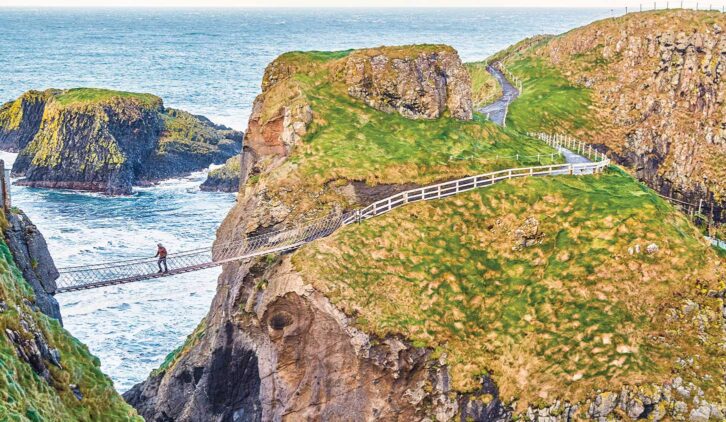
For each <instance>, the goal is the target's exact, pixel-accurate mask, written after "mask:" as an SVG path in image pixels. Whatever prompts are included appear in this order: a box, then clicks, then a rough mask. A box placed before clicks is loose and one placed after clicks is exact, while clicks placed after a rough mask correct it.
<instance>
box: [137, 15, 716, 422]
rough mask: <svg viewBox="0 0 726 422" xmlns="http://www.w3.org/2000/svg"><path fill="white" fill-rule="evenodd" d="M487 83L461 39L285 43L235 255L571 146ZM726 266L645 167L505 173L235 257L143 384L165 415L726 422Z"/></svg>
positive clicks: (235, 230) (235, 228) (263, 103)
mask: <svg viewBox="0 0 726 422" xmlns="http://www.w3.org/2000/svg"><path fill="white" fill-rule="evenodd" d="M643 16H646V17H647V15H640V14H637V15H628V16H626V17H624V18H622V19H621V20H620V21H615V23H613V24H618V25H627V24H628V22H629V21H630V20H637V19H641V18H642V17H643ZM697 16H698V17H699V18H700V17H704V19H709V18H710V17H709V16H708V15H706V14H704V15H697ZM680 18H681V17H680V16H678V15H677V14H674V15H673V16H671V21H672V20H673V19H680ZM602 24H603V23H595V24H593V27H597V25H602ZM684 24H685V23H684ZM607 25H610V23H609V22H608V23H607ZM650 30H652V31H660V30H661V29H660V28H658V27H657V26H654V27H651V28H650ZM595 33H597V31H595ZM564 37H566V36H564ZM581 42H582V43H585V42H587V41H586V40H582V41H581ZM513 68H514V66H513ZM479 85H481V86H484V85H486V84H485V83H481V84H479ZM471 89H472V88H471V77H470V76H469V73H468V72H467V71H466V69H465V67H464V66H463V65H462V64H461V61H460V60H459V59H458V55H457V54H456V51H455V50H453V49H452V48H451V47H447V46H442V45H422V46H402V47H382V48H376V49H366V50H356V51H344V52H293V53H287V54H284V55H282V56H280V57H279V58H277V59H276V60H275V61H274V62H272V63H271V64H270V65H269V66H268V67H267V69H266V71H265V75H264V77H263V82H262V93H261V94H260V95H259V96H258V97H257V98H256V100H255V102H254V105H253V113H252V115H251V116H250V122H249V126H248V131H247V134H246V145H245V151H244V153H243V156H242V159H241V160H240V181H241V183H240V185H241V186H240V196H239V199H238V202H237V204H236V206H235V207H234V208H233V209H232V211H231V212H230V213H229V215H228V217H227V218H226V220H225V221H224V223H223V224H222V226H221V227H220V229H219V231H218V233H217V243H216V245H217V246H216V247H218V248H221V247H223V245H224V244H226V243H227V242H230V241H232V240H235V239H240V238H241V237H243V236H250V235H255V234H261V233H269V232H272V231H274V230H278V229H285V228H290V227H295V226H298V225H299V224H301V223H300V222H301V221H302V222H304V221H314V220H315V219H320V218H330V216H331V215H339V214H340V213H342V212H344V211H347V210H351V209H354V208H356V207H360V206H363V205H367V204H369V203H371V202H373V201H375V200H377V199H380V198H382V197H385V196H387V195H390V194H391V193H395V192H400V191H403V190H406V189H410V188H411V187H414V186H420V185H424V184H428V183H432V182H435V181H442V180H450V179H452V178H456V177H461V176H464V175H471V174H478V173H483V172H486V171H491V170H497V169H502V168H511V167H521V166H526V165H532V164H537V163H540V161H539V160H541V157H542V156H547V155H549V154H550V153H552V150H551V149H550V148H549V147H548V146H546V145H544V144H541V143H539V142H537V141H535V140H534V139H532V138H529V137H528V136H526V135H523V134H522V132H519V131H514V130H511V129H501V128H499V127H497V126H495V125H493V124H492V123H490V122H488V121H487V120H486V119H485V118H483V117H482V116H479V115H477V114H476V113H472V98H471V96H472V92H471ZM486 89H490V88H486ZM535 92H536V91H535ZM478 98H484V97H482V96H479V97H478ZM530 98H538V97H537V96H536V94H532V96H531V97H530ZM540 98H541V97H540ZM525 100H526V98H525ZM517 101H519V100H517ZM515 104H517V102H515ZM519 116H522V117H519ZM532 116H537V114H532ZM524 117H526V116H525V115H524V113H523V112H521V111H520V114H519V115H517V116H513V117H512V120H514V119H515V118H524ZM540 117H541V116H540ZM530 118H531V119H534V117H530ZM532 121H533V120H532ZM544 122H547V120H546V119H544V118H543V124H544ZM533 125H534V123H533ZM520 127H521V126H520ZM544 129H548V128H547V126H546V125H545V126H544ZM598 146H599V147H602V145H598ZM535 156H536V157H538V158H537V160H533V159H532V158H530V157H535ZM556 159H557V158H555V159H554V160H555V162H556ZM723 277H724V268H723V265H722V259H721V258H720V257H719V256H718V255H717V253H716V252H715V251H714V249H713V248H712V247H711V246H710V245H709V244H708V243H707V242H706V241H705V240H704V239H703V237H702V236H701V234H700V233H699V232H698V230H697V229H696V228H695V227H694V226H692V225H691V223H690V222H689V221H688V219H687V218H685V217H684V216H683V215H682V214H680V213H679V212H678V211H676V210H675V209H674V208H673V207H672V206H670V205H669V204H668V203H667V202H665V201H664V200H663V199H661V198H660V197H659V196H658V195H657V194H656V193H655V192H654V191H652V190H650V189H648V188H647V187H645V186H644V185H642V184H641V183H639V182H638V181H637V180H635V179H634V178H633V177H631V176H630V175H628V174H627V173H626V172H624V171H623V170H621V169H618V168H611V169H609V170H608V171H606V172H605V173H604V174H600V175H591V176H581V177H572V176H558V177H555V178H530V179H523V180H517V181H509V182H504V183H501V184H498V185H496V186H494V187H491V188H487V189H484V190H478V191H474V192H470V193H466V194H460V195H456V196H453V197H451V198H447V199H442V200H438V201H433V202H424V203H418V204H415V205H408V206H406V207H403V208H400V209H397V210H394V211H392V212H390V213H388V214H386V215H385V216H382V217H376V218H375V219H372V220H368V221H365V222H362V223H360V224H355V225H351V226H347V227H346V228H344V229H341V230H339V231H337V232H336V233H334V234H333V235H331V236H330V237H327V238H325V239H322V240H318V241H315V242H313V243H310V244H308V245H306V246H303V247H301V248H300V249H298V250H297V251H295V252H293V253H290V254H282V255H269V256H265V257H260V258H253V259H248V260H243V261H239V262H231V263H228V264H226V265H225V266H224V271H223V273H222V275H221V276H220V280H219V287H218V290H217V294H216V297H215V299H214V301H213V304H212V306H211V308H210V312H209V314H208V316H207V317H206V318H205V319H204V320H203V321H202V322H201V323H200V325H199V327H198V328H197V329H196V330H195V332H194V333H193V334H191V335H190V336H189V338H188V339H187V342H186V343H185V344H184V345H183V346H182V347H180V348H179V349H178V350H176V351H175V352H174V353H172V354H170V355H169V356H168V358H167V360H166V362H165V363H164V365H163V366H162V367H161V368H159V369H158V370H156V371H154V372H153V373H152V374H151V376H150V377H149V379H148V380H147V381H145V382H144V383H141V384H139V385H137V386H136V387H134V388H133V389H132V390H130V391H129V392H127V393H126V394H125V395H124V397H125V398H126V400H127V401H128V402H129V403H131V404H132V405H133V406H134V407H135V408H136V409H137V410H138V411H139V413H140V414H141V415H143V416H144V417H145V418H146V419H147V420H235V419H236V420H300V419H310V420H345V419H350V418H351V417H354V418H356V419H360V420H380V419H383V420H388V419H390V420H439V421H446V420H481V421H487V420H502V421H503V420H510V419H512V418H515V417H517V418H526V419H528V420H537V419H541V418H543V419H546V420H571V419H573V418H576V417H583V418H593V419H603V420H604V419H606V418H621V417H622V418H633V419H635V418H646V417H647V418H651V419H654V420H662V419H667V418H690V419H691V420H699V421H700V420H703V421H705V420H709V418H713V419H714V420H719V419H722V418H723V417H724V416H723V415H724V411H726V403H724V399H723V388H724V385H723V379H724V367H723V365H722V364H721V363H722V362H723V361H724V359H725V358H726V350H725V349H724V348H723V344H724V341H725V340H726V338H725V337H724V330H723V327H724V317H723V312H724V302H723V297H724V290H723V289H724V286H723V281H722V280H723ZM353 415H354V416H353Z"/></svg>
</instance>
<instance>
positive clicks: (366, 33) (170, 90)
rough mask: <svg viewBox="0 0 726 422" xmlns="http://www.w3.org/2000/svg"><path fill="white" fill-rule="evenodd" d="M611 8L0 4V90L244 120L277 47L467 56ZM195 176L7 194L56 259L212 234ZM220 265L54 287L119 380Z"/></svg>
mask: <svg viewBox="0 0 726 422" xmlns="http://www.w3.org/2000/svg"><path fill="white" fill-rule="evenodd" d="M609 15H610V12H608V11H607V10H603V9H595V10H590V9H576V10H567V9H536V10H527V9H478V10H476V9H453V10H435V9H418V10H395V9H388V10H382V11H371V10H355V9H353V10H351V9H346V10H274V11H272V10H224V9H217V10H143V11H138V10H102V9H94V10H73V9H68V10H64V9H56V10H13V9H0V39H2V42H1V43H0V69H2V70H0V101H7V100H11V99H14V98H15V97H17V96H18V95H20V94H21V93H22V92H24V91H26V90H28V89H44V88H49V87H55V88H70V87H77V86H97V87H108V88H115V89H121V90H129V91H143V92H151V93H155V94H157V95H160V96H161V97H162V98H164V100H165V101H166V104H167V105H169V106H174V107H180V108H183V109H186V110H188V111H191V112H194V113H198V114H204V115H206V116H208V117H210V118H212V119H213V120H215V121H216V122H218V123H224V124H227V125H229V126H232V127H234V128H237V129H244V127H245V123H246V120H247V117H248V115H249V111H250V107H251V105H252V101H253V100H254V97H255V95H257V94H258V92H259V84H260V79H261V77H262V72H263V70H264V67H265V65H266V64H267V63H269V62H270V61H271V60H272V59H273V58H274V57H275V56H277V55H278V54H280V53H282V52H285V51H289V50H314V49H318V50H331V49H348V48H356V47H365V46H378V45H382V44H407V43H422V42H427V43H447V44H451V45H453V46H454V47H456V48H457V49H458V50H459V52H460V54H461V56H462V58H463V59H464V60H467V61H469V60H478V59H483V58H486V57H487V56H489V55H490V54H492V53H494V52H496V51H498V50H500V49H502V48H504V47H506V46H507V45H509V44H511V43H514V42H516V41H518V40H520V39H522V38H525V37H527V36H531V35H534V34H537V33H559V32H563V31H566V30H568V29H571V28H574V27H576V26H580V25H582V24H585V23H588V22H590V21H592V20H595V19H599V18H604V17H607V16H609ZM4 156H5V158H6V159H8V160H12V155H8V154H5V155H4ZM0 158H1V157H0ZM204 177H205V174H204V172H200V173H197V174H194V175H192V176H190V177H187V178H181V179H176V180H170V181H166V182H164V183H162V184H160V185H159V186H155V187H151V188H143V189H137V190H136V193H135V194H134V195H133V196H129V197H123V198H118V197H117V198H108V197H103V196H100V195H95V194H87V193H78V192H59V191H51V190H45V189H30V188H25V187H13V191H12V194H13V202H14V205H16V206H18V207H20V208H22V209H23V210H24V211H25V212H26V213H27V214H28V215H29V216H30V217H31V218H32V219H33V221H34V222H35V223H36V224H37V225H38V227H39V228H40V230H41V231H42V232H43V233H44V234H45V236H46V238H47V240H48V244H49V246H50V249H51V254H52V255H53V257H54V259H55V260H56V263H57V264H58V266H59V267H63V266H70V265H78V264H84V263H93V262H101V261H106V260H115V259H123V258H130V257H148V256H153V255H154V253H155V247H154V245H155V244H156V243H157V242H162V243H164V244H165V245H166V246H167V247H168V249H169V250H170V252H174V251H179V250H184V249H191V248H197V247H200V246H202V245H207V244H210V243H211V241H212V240H213V238H214V235H215V230H216V228H217V226H218V225H219V223H220V221H221V220H222V219H223V218H224V215H225V214H226V213H227V211H228V210H229V209H230V207H231V206H232V205H233V203H234V199H235V198H234V195H231V194H219V193H204V192H200V191H199V190H198V186H199V184H200V183H201V182H202V181H203V180H204ZM218 274H219V270H218V269H211V270H206V271H203V272H197V273H193V274H186V275H181V276H176V277H172V278H167V279H163V280H154V281H147V282H141V283H135V284H130V285H124V286H112V287H107V288H103V289H97V290H93V291H86V292H80V293H69V294H66V295H59V296H58V299H59V301H60V302H61V306H62V312H63V315H64V320H65V324H66V327H67V328H68V329H69V330H70V331H71V332H72V333H73V334H74V335H75V336H76V337H78V338H79V339H80V340H82V341H83V342H84V343H86V344H87V345H88V346H89V348H90V350H91V351H92V352H93V353H94V354H96V355H97V356H99V357H100V358H101V361H102V367H103V369H104V371H105V372H106V373H107V374H109V375H110V376H111V377H112V378H113V380H114V382H115V385H116V388H117V389H119V390H120V391H125V390H127V389H128V388H129V387H131V386H132V385H133V384H135V383H137V382H139V381H141V380H143V379H144V378H145V377H146V376H147V375H148V373H149V371H151V370H152V369H154V368H155V367H157V366H158V365H159V364H160V363H161V362H162V361H163V359H164V357H165V356H166V354H167V353H168V352H170V351H171V350H173V349H174V348H175V347H176V346H178V345H179V344H180V343H181V342H183V340H184V338H185V337H186V335H187V334H188V333H190V332H191V331H192V329H193V328H194V327H195V326H196V324H197V323H198V322H199V320H200V319H201V318H202V317H203V316H204V315H206V313H207V310H208V308H209V305H210V302H211V299H212V297H213V295H214V291H215V288H216V279H217V276H218Z"/></svg>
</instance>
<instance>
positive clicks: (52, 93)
mask: <svg viewBox="0 0 726 422" xmlns="http://www.w3.org/2000/svg"><path fill="white" fill-rule="evenodd" d="M0 141H2V142H3V143H0V147H2V146H3V145H5V148H6V149H9V150H14V149H16V150H19V151H20V154H19V155H18V158H17V160H16V162H15V165H14V166H13V172H14V173H15V174H16V175H19V176H24V177H25V178H24V179H23V180H22V181H20V182H19V183H20V184H24V185H29V186H39V187H52V188H67V189H80V190H90V191H99V192H104V193H108V194H128V193H130V192H131V187H132V185H136V184H146V183H151V182H154V181H156V180H159V179H163V178H168V177H174V176H179V175H183V174H187V173H189V172H191V171H195V170H201V169H203V168H205V167H207V166H209V165H210V164H221V163H223V162H224V161H225V160H227V159H228V158H229V157H231V156H233V155H235V154H237V153H239V150H240V148H241V134H240V133H238V132H235V131H232V130H230V129H229V128H226V127H222V126H218V125H215V124H213V123H212V122H210V121H209V120H208V119H206V118H204V117H201V116H194V115H192V114H189V113H187V112H184V111H181V110H175V109H171V108H165V107H164V105H163V102H162V100H161V98H159V97H156V96H154V95H151V94H137V93H129V92H120V91H110V90H104V89H94V88H77V89H70V90H47V91H44V92H42V93H38V92H34V91H30V92H28V93H26V94H23V96H21V97H20V98H19V99H18V100H16V101H13V102H10V103H7V104H5V105H4V106H3V108H2V109H1V110H0Z"/></svg>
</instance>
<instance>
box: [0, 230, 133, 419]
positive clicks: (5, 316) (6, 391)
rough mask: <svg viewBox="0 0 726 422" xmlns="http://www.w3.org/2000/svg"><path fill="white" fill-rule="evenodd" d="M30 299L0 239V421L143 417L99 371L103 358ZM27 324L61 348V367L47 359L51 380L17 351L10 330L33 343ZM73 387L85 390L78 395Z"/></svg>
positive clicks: (50, 345) (31, 295) (48, 341)
mask: <svg viewBox="0 0 726 422" xmlns="http://www.w3.org/2000/svg"><path fill="white" fill-rule="evenodd" d="M32 300H33V291H32V289H31V288H30V286H29V285H28V284H27V283H26V282H25V281H24V280H23V278H22V275H21V273H20V271H19V270H18V268H17V267H16V266H15V264H14V262H13V258H12V255H11V254H10V251H9V249H8V247H7V245H6V244H5V242H3V241H0V420H2V421H16V420H17V421H21V420H29V421H100V420H103V421H131V420H134V421H141V418H139V417H138V416H136V412H135V411H134V409H133V408H131V407H130V406H129V405H127V404H126V403H125V402H124V401H123V399H122V398H121V396H119V395H118V393H117V392H116V390H114V388H113V384H112V382H111V380H110V379H109V378H108V377H107V376H106V375H104V374H103V373H102V372H101V369H100V362H99V360H98V359H97V358H96V357H94V356H93V355H91V354H90V352H89V351H88V348H87V347H86V346H85V345H83V344H81V343H80V342H79V341H78V340H76V339H75V338H73V337H72V336H71V335H70V334H69V333H68V332H67V331H65V330H64V329H63V328H62V327H61V326H60V324H59V323H58V321H56V320H55V319H52V318H49V317H47V316H45V315H43V314H42V313H40V312H38V311H36V310H33V309H32V307H31V306H29V304H30V303H31V302H30V301H32ZM21 320H23V322H22V323H21ZM28 326H30V327H31V328H32V329H37V330H38V332H39V333H41V334H42V337H43V338H44V339H45V341H47V344H48V346H49V347H51V348H55V349H57V350H58V351H59V352H60V367H58V366H55V365H53V364H51V363H49V362H46V366H47V367H48V369H49V370H50V379H49V380H48V381H46V380H45V379H43V378H42V377H40V376H39V375H38V374H37V373H36V372H35V371H34V370H33V368H32V367H31V365H30V364H29V363H27V362H26V361H25V360H23V359H22V358H21V357H20V356H19V354H18V351H17V348H16V345H15V344H14V343H13V342H12V341H11V340H10V337H9V335H8V332H9V331H12V332H17V333H19V334H20V335H21V336H23V339H24V340H26V341H29V342H33V341H34V337H33V335H32V334H31V333H30V332H29V331H28V330H27V327H28ZM74 388H77V391H78V392H80V394H81V395H82V398H81V399H80V400H79V399H78V398H77V397H76V395H75V394H74V392H73V389H74Z"/></svg>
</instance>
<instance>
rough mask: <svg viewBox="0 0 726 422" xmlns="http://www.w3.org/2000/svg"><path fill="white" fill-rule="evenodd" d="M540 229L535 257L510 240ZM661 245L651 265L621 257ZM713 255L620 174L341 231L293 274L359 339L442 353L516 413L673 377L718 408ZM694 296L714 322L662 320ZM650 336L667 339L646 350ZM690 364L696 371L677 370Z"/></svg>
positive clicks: (552, 183)
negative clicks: (683, 362) (360, 333)
mask: <svg viewBox="0 0 726 422" xmlns="http://www.w3.org/2000/svg"><path fill="white" fill-rule="evenodd" d="M530 216H531V217H534V218H536V219H537V220H538V221H539V228H540V232H541V234H542V240H541V243H540V244H536V245H534V246H531V247H528V248H524V249H522V250H515V249H514V247H515V246H516V243H515V240H514V238H513V232H514V231H515V230H516V229H517V228H518V227H519V226H520V225H521V224H522V223H523V221H524V220H525V219H526V218H527V217H530ZM651 242H655V243H657V244H658V245H659V247H660V252H659V253H658V254H657V255H654V256H650V255H647V254H640V255H629V253H628V252H627V250H628V248H629V247H631V246H634V245H635V244H639V245H641V248H643V249H645V246H646V245H647V244H649V243H651ZM715 260H716V258H715V256H714V254H713V253H712V252H711V251H710V248H709V247H708V246H707V245H705V244H704V242H703V241H702V239H701V238H700V236H699V235H698V233H697V231H696V230H695V229H694V228H693V227H692V226H691V225H690V224H689V223H688V221H687V220H686V219H685V218H684V217H682V216H681V215H680V214H678V213H677V212H676V211H675V210H674V209H673V208H672V207H671V206H670V205H668V204H667V203H665V202H663V201H662V200H661V199H660V198H658V197H657V196H656V195H655V194H653V193H652V192H650V191H649V190H647V189H646V188H644V187H642V186H641V185H640V184H639V183H637V182H636V181H635V180H633V179H632V178H631V177H630V176H628V175H626V174H624V173H622V172H620V171H617V170H611V171H608V172H607V173H605V174H603V175H598V176H588V177H574V176H558V177H556V178H533V179H526V180H520V181H512V182H506V183H501V184H498V185H496V186H494V187H491V188H487V189H482V190H478V191H474V192H470V193H466V194H462V195H458V196H455V197H452V198H447V199H445V200H439V201H432V202H426V203H418V204H413V205H409V206H406V207H404V208H400V209H397V210H395V211H394V212H392V213H390V214H386V215H385V216H382V217H378V218H375V219H372V220H368V221H366V222H364V223H362V224H358V225H354V226H349V227H347V228H345V229H342V230H340V231H339V232H337V233H336V234H335V235H333V236H332V237H330V238H327V239H324V240H321V241H318V242H316V243H313V244H311V245H308V246H306V247H304V248H302V249H301V250H299V251H298V252H297V253H296V254H295V255H294V256H293V264H294V265H295V267H296V268H297V269H298V271H299V272H300V273H301V274H302V275H303V277H304V279H305V281H306V282H308V283H311V284H312V285H313V286H315V287H316V288H317V289H319V290H320V291H321V292H323V293H324V294H325V295H326V296H327V297H329V298H330V299H331V301H332V302H333V303H334V304H336V305H337V306H338V307H340V308H341V309H343V310H344V312H346V314H348V315H351V316H354V317H355V318H356V321H357V324H356V325H358V327H359V328H361V329H363V330H364V331H366V332H368V333H373V334H376V335H379V336H386V335H390V334H395V333H398V334H402V335H403V336H405V337H406V338H407V339H409V340H411V341H412V342H414V343H415V344H419V345H427V346H429V347H431V348H432V349H434V350H436V352H437V354H441V353H445V354H446V356H447V361H448V363H449V365H450V371H451V375H452V386H453V388H454V389H455V390H457V391H472V390H474V389H476V388H477V386H478V376H479V375H481V374H484V373H491V374H492V376H493V378H494V380H495V381H496V382H497V385H498V386H499V387H500V389H501V392H502V395H503V397H504V398H505V399H506V400H512V399H514V398H519V399H520V401H519V405H520V407H521V406H526V404H527V403H533V402H537V401H538V400H541V399H544V400H545V401H546V402H552V401H553V400H554V399H556V398H563V397H564V398H567V399H568V400H570V401H571V402H572V401H577V400H579V399H582V398H584V397H587V396H588V395H589V394H591V393H593V392H594V391H595V390H596V389H598V388H602V387H603V386H607V388H608V389H615V390H616V389H618V388H619V386H620V385H622V384H624V383H625V382H629V383H642V382H662V381H664V380H665V379H666V378H667V377H668V376H670V374H671V371H674V372H679V375H681V376H684V377H685V378H687V379H693V380H694V382H696V381H697V382H699V385H700V386H701V387H702V388H703V389H704V390H706V391H707V392H708V394H709V395H710V396H711V397H713V394H714V391H715V390H716V388H717V384H718V382H703V375H705V374H711V376H712V377H713V379H721V378H722V376H723V367H720V366H719V365H720V364H719V362H720V361H721V360H722V359H724V358H726V355H724V351H723V349H719V348H718V346H717V344H718V341H719V339H720V336H721V332H720V328H719V327H720V321H719V318H718V307H719V304H718V303H717V301H715V300H711V299H707V298H706V297H705V295H703V290H704V289H705V288H706V287H704V286H709V287H710V288H717V286H718V284H719V283H718V277H719V275H718V271H717V270H716V269H715V268H716V267H715ZM685 298H690V299H692V300H694V301H696V302H698V303H700V304H701V305H702V306H703V307H704V308H706V309H708V310H709V311H708V312H709V313H707V314H706V315H709V316H708V317H705V320H704V321H705V322H704V325H703V327H704V328H703V331H704V333H705V334H703V337H704V338H705V339H707V345H703V344H701V343H700V342H699V339H698V337H697V335H695V334H694V332H696V328H695V326H694V324H695V322H694V321H695V319H694V320H693V321H691V320H685V319H681V320H676V321H668V315H669V312H670V311H669V309H673V310H674V312H676V314H678V312H679V309H681V304H682V301H683V300H685ZM654 333H658V336H661V337H662V339H658V338H656V337H657V336H654ZM677 356H693V357H694V358H695V359H696V360H697V364H696V365H695V367H696V368H698V369H696V370H693V372H689V370H684V371H679V370H678V369H677V368H674V359H675V357H677Z"/></svg>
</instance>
